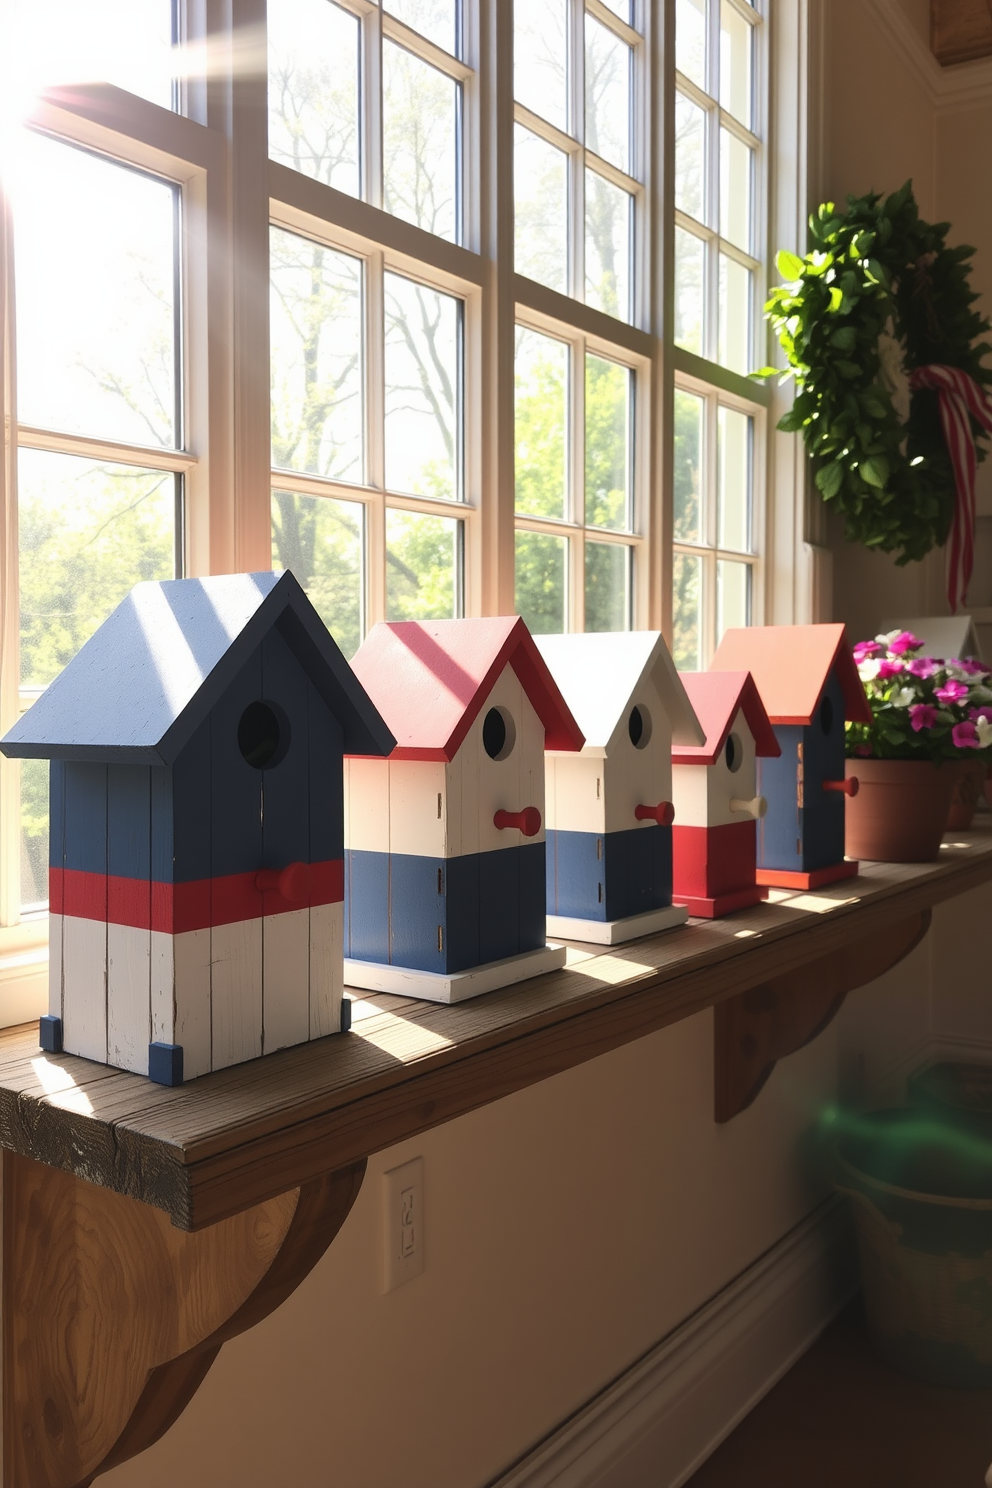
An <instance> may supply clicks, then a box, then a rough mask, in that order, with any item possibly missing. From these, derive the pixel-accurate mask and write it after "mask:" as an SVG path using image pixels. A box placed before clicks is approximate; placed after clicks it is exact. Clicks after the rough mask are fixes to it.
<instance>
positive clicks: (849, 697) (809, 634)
mask: <svg viewBox="0 0 992 1488" xmlns="http://www.w3.org/2000/svg"><path fill="white" fill-rule="evenodd" d="M710 670H711V671H749V672H750V673H751V676H752V677H753V678H754V681H755V684H756V686H757V688H758V692H759V693H760V694H761V701H762V703H763V704H764V706H765V711H766V712H767V714H768V717H769V718H770V719H771V722H772V727H773V728H774V730H775V737H776V739H777V740H778V744H779V749H780V750H781V753H780V754H779V755H778V756H777V757H773V758H768V757H766V758H761V757H759V758H758V768H757V784H758V793H759V794H760V795H762V796H764V798H765V800H766V801H767V802H768V811H767V813H766V815H765V816H764V817H763V818H762V819H761V822H760V824H759V827H758V870H757V880H758V883H759V884H765V885H775V886H778V887H780V888H789V889H815V888H819V887H821V886H822V885H824V884H829V883H835V882H836V881H837V880H839V879H843V878H852V877H853V876H854V875H855V874H856V873H857V871H858V865H857V863H852V862H848V861H846V860H845V858H844V802H845V798H846V797H847V796H848V795H853V794H854V793H855V792H856V790H857V788H858V783H857V779H856V778H852V777H849V778H848V779H846V780H845V778H844V722H845V720H848V721H850V722H851V723H870V722H871V711H870V708H869V706H868V699H867V698H866V697H865V690H864V688H863V686H862V685H861V678H860V677H859V676H858V670H857V667H856V666H855V664H854V658H853V655H852V653H851V647H850V645H849V644H848V640H847V632H846V630H845V628H844V626H843V625H755V626H750V627H748V628H746V629H737V630H728V631H727V632H726V633H725V635H724V637H723V640H722V641H721V642H720V645H719V646H718V647H717V651H716V655H715V656H714V658H713V661H712V663H711V665H710Z"/></svg>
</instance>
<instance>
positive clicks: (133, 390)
mask: <svg viewBox="0 0 992 1488" xmlns="http://www.w3.org/2000/svg"><path fill="white" fill-rule="evenodd" d="M17 163H18V166H19V169H17V171H16V172H15V174H14V177H13V181H12V196H13V202H14V245H15V254H16V261H17V276H16V293H17V355H18V367H17V403H18V419H19V420H20V422H21V423H26V424H34V425H41V426H44V427H46V428H51V429H60V430H64V431H66V432H69V433H85V434H89V435H93V436H97V437H100V438H103V439H113V440H122V441H126V442H128V443H132V444H144V445H158V446H162V447H165V448H169V447H172V448H175V446H176V444H177V443H178V439H179V433H180V431H179V429H178V428H177V424H176V376H177V360H178V358H177V349H178V348H177V345H176V308H177V306H176V270H177V260H178V242H177V237H178V234H177V225H178V224H177V216H178V214H177V211H176V191H177V188H176V187H174V186H172V185H171V184H169V183H168V182H165V181H160V180H157V179H155V178H153V177H152V176H146V175H143V174H141V173H140V172H138V171H134V170H129V169H127V168H126V167H124V166H120V165H117V164H115V163H113V162H112V161H109V160H107V159H105V158H104V157H102V156H98V155H93V154H90V153H89V152H88V151H86V150H82V149H77V148H75V147H74V146H71V145H65V144H62V143H61V142H60V141H58V140H54V139H49V138H47V137H45V136H43V135H40V134H36V133H34V132H33V131H31V130H24V131H22V140H21V149H20V152H19V157H18V162H17Z"/></svg>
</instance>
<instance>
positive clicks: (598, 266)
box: [513, 0, 648, 632]
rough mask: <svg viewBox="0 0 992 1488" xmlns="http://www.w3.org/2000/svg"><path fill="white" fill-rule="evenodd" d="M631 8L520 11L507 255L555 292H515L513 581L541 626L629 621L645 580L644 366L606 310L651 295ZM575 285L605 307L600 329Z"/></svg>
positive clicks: (635, 304)
mask: <svg viewBox="0 0 992 1488" xmlns="http://www.w3.org/2000/svg"><path fill="white" fill-rule="evenodd" d="M633 19H635V17H633V16H632V13H631V5H630V3H629V0H618V3H616V4H614V5H610V6H607V5H605V4H603V3H601V0H578V3H575V0H537V3H534V4H527V5H518V6H517V7H516V11H515V21H514V73H513V82H514V98H515V103H514V138H513V160H514V254H515V266H516V271H517V274H518V276H521V278H526V279H528V280H531V281H534V284H536V285H540V286H543V287H545V288H546V289H550V290H553V291H555V293H556V296H561V297H562V298H561V299H560V300H556V301H555V302H553V303H551V302H549V301H548V299H547V297H544V298H543V303H542V296H541V295H540V293H538V294H537V295H536V296H535V294H534V291H533V286H530V287H528V286H526V285H523V284H521V285H520V288H519V290H518V298H519V299H520V302H521V303H520V305H519V308H518V314H519V324H518V327H517V333H516V364H515V384H516V398H515V419H516V429H515V442H516V481H515V486H516V501H515V509H516V536H515V557H516V590H515V593H516V604H517V609H518V611H519V613H520V614H521V615H523V617H524V618H525V619H526V620H527V622H528V624H529V625H530V626H531V628H532V629H534V630H537V631H542V630H544V631H554V632H558V631H564V630H626V629H628V628H629V627H630V626H631V625H632V624H634V622H635V611H634V592H635V586H636V585H637V584H642V583H643V582H644V580H645V576H644V575H643V573H635V569H637V567H638V558H639V556H640V550H641V548H642V542H641V539H642V538H643V535H644V531H645V527H646V522H647V514H646V511H645V509H644V507H645V502H644V497H643V491H642V489H641V486H642V480H643V476H642V473H641V470H640V469H639V468H638V465H637V460H636V459H635V454H639V451H640V445H641V431H640V429H639V428H638V422H637V421H638V420H639V419H640V417H641V414H640V405H641V402H642V399H641V398H640V397H639V396H638V390H637V384H638V380H639V373H640V380H641V381H644V380H645V364H644V361H643V359H642V360H641V362H640V363H638V361H637V359H636V358H633V357H632V356H631V344H630V339H629V337H626V336H624V335H623V331H622V329H621V326H619V325H618V326H617V327H616V328H615V329H614V330H611V329H610V325H609V320H607V319H606V317H609V318H610V319H611V320H615V321H618V322H621V323H623V324H624V325H626V324H630V323H632V322H636V320H637V319H638V318H641V317H643V312H644V308H645V305H646V295H645V292H644V291H643V290H641V288H640V279H641V278H642V277H643V276H639V274H638V272H637V271H638V268H639V265H638V263H637V261H636V258H635V242H636V240H637V232H636V224H637V223H638V222H639V221H640V220H642V219H643V213H644V199H643V198H644V193H643V189H642V186H641V180H642V177H643V170H644V155H645V145H644V139H643V136H642V134H641V133H640V131H638V130H637V128H636V121H637V119H638V117H639V114H638V108H639V106H640V102H641V99H642V97H643V91H644V88H645V86H646V81H647V73H648V67H647V56H646V52H647V40H646V37H645V35H644V34H642V32H641V31H639V30H637V29H636V28H635V26H634V25H632V24H631V22H632V20H633ZM519 282H520V281H518V283H519ZM569 298H571V299H572V300H575V301H578V302H580V303H583V304H585V305H586V306H588V307H591V308H592V309H594V310H597V311H599V312H601V319H600V323H599V324H598V325H597V327H596V330H597V332H598V334H597V335H596V336H594V337H592V336H590V335H589V334H588V320H584V319H582V318H580V317H579V315H578V313H577V311H576V310H573V309H571V308H570V306H569V303H568V299H569ZM542 309H543V310H544V312H545V314H544V318H541V315H540V312H541V310H542ZM549 309H551V310H552V312H553V315H554V319H548V316H547V311H548V310H549ZM535 312H537V316H536V318H535ZM639 312H640V315H639ZM612 337H617V339H615V340H614V339H611V338H612Z"/></svg>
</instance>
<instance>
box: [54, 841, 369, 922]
mask: <svg viewBox="0 0 992 1488" xmlns="http://www.w3.org/2000/svg"><path fill="white" fill-rule="evenodd" d="M307 866H308V867H309V869H310V891H309V894H308V896H307V899H306V901H305V902H300V903H296V902H289V901H284V900H283V899H282V898H281V896H280V895H279V894H276V893H268V894H263V893H262V891H261V890H260V889H259V888H258V887H257V885H256V882H255V874H254V873H231V874H226V875H225V876H224V877H223V878H201V879H196V880H194V881H193V882H191V883H178V884H167V883H159V882H154V881H149V880H147V879H135V878H119V877H114V876H112V875H111V876H108V875H107V874H103V873H84V872H81V871H79V870H77V869H72V868H50V869H49V903H50V906H51V909H52V912H53V913H54V914H67V915H72V916H74V917H75V918H77V919H83V920H106V921H108V922H109V923H110V924H114V925H130V926H132V927H133V928H134V929H137V930H156V931H161V932H162V933H163V934H165V935H182V934H183V933H184V932H185V931H187V930H205V929H207V928H208V927H209V926H211V925H232V924H236V923H238V922H239V921H241V920H257V919H261V918H262V917H263V915H264V916H266V917H270V916H272V915H277V914H289V913H290V912H291V911H293V910H296V909H305V908H307V906H308V905H309V906H310V907H313V906H316V905H320V904H339V903H340V902H341V900H342V899H343V898H344V862H343V860H342V859H341V858H334V859H330V860H328V861H326V862H323V863H311V864H308V865H307Z"/></svg>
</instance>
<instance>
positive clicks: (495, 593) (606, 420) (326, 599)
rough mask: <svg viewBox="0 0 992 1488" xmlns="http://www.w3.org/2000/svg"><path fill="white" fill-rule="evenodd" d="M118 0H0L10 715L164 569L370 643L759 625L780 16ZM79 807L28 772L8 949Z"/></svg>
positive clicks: (0, 899)
mask: <svg viewBox="0 0 992 1488" xmlns="http://www.w3.org/2000/svg"><path fill="white" fill-rule="evenodd" d="M93 14H94V12H93V7H91V6H89V5H87V4H86V3H84V0H8V3H7V4H5V5H3V6H2V7H0V73H2V76H0V93H2V96H3V99H4V110H5V113H4V117H5V120H6V121H7V122H5V124H4V127H3V130H2V131H0V210H2V231H0V317H2V321H0V335H2V348H0V349H2V356H0V395H2V401H3V406H4V417H5V424H6V426H7V427H10V428H11V429H12V430H14V431H15V437H14V438H13V439H12V440H10V441H8V442H7V444H6V445H5V449H4V456H3V462H2V464H0V517H2V523H0V532H2V533H3V535H4V541H3V543H2V545H0V562H2V565H3V572H2V575H0V582H2V586H3V603H2V605H0V728H4V729H5V728H7V727H8V726H9V725H10V723H11V722H13V720H14V719H15V718H16V717H17V715H18V713H19V712H22V711H23V710H24V709H25V708H28V707H30V706H31V703H32V701H33V699H34V698H36V697H37V695H38V693H39V692H40V691H41V689H43V688H44V687H45V686H47V684H48V683H49V682H50V681H51V680H52V678H53V677H54V676H55V675H56V674H57V673H58V671H59V670H60V668H61V667H62V666H64V665H65V663H66V662H67V661H68V660H69V659H70V658H71V657H72V656H73V655H74V654H75V652H76V650H77V649H78V648H79V646H80V645H81V644H83V642H84V641H85V640H86V638H87V636H88V635H90V634H91V633H92V631H93V630H94V629H95V628H96V626H97V625H99V623H100V622H101V621H102V619H103V618H104V617H105V616H106V615H107V613H108V612H109V610H110V609H111V608H112V607H113V605H115V604H116V603H117V602H118V600H119V599H120V598H121V597H122V596H123V595H124V594H125V593H126V592H127V591H128V589H129V588H130V587H131V585H132V584H134V583H135V582H137V581H139V580H141V579H149V578H163V577H167V576H170V575H176V574H205V573H210V572H229V571H237V570H247V569H260V568H265V567H269V566H271V567H274V568H288V569H292V570H293V572H294V573H296V575H297V576H298V578H299V579H300V581H301V583H302V584H303V585H304V587H305V588H306V590H307V592H308V594H309V595H310V597H311V599H312V601H313V603H314V605H315V606H316V608H317V610H318V611H319V613H320V614H321V615H322V616H323V618H324V620H325V621H326V623H327V625H328V626H329V628H330V630H331V632H332V633H333V635H334V636H335V638H336V639H337V641H338V643H339V645H340V646H341V647H342V649H343V650H344V652H345V654H346V655H348V656H350V655H352V654H353V653H354V651H355V650H356V649H357V647H358V646H359V645H360V644H361V641H362V638H363V636H364V635H365V634H366V633H367V631H368V629H369V628H370V626H372V625H374V624H375V623H377V622H378V621H380V620H384V619H405V618H431V617H443V616H457V615H462V614H467V615H480V614H492V613H506V612H507V611H509V610H510V609H512V608H513V607H514V605H515V606H516V608H517V610H518V612H519V613H521V614H523V615H524V617H525V618H526V619H527V621H528V623H529V624H530V625H531V626H532V628H534V629H535V630H540V631H562V630H569V629H572V630H576V629H577V630H581V629H586V630H623V629H627V628H630V627H645V626H651V627H657V628H665V629H668V628H669V626H670V625H672V627H673V635H674V642H675V650H676V654H677V657H678V660H679V662H680V664H681V665H683V666H705V665H706V663H707V660H708V658H709V655H710V653H711V650H712V647H713V645H714V644H715V642H716V640H717V638H718V636H719V634H720V632H721V630H722V629H723V628H724V627H725V626H727V625H730V624H739V623H747V622H749V621H755V620H759V619H761V618H762V617H763V609H762V606H763V603H764V601H763V579H762V572H763V570H762V553H763V546H764V520H765V518H764V509H765V498H764V475H763V471H764V462H763V448H764V438H765V426H764V422H763V419H764V404H765V402H766V394H765V392H764V390H763V389H756V388H755V387H754V386H753V385H752V384H749V383H748V382H747V381H746V376H745V374H746V373H747V372H748V370H749V369H750V367H751V366H752V364H753V363H754V362H755V361H756V360H762V361H763V360H764V357H760V358H758V357H757V356H756V350H757V342H758V329H759V319H758V311H759V309H760V303H761V299H762V296H763V286H762V272H763V271H762V264H763V261H764V257H765V238H766V230H765V224H764V212H765V207H764V203H765V201H766V197H767V192H766V190H765V186H764V172H765V150H764V137H765V133H766V128H765V122H764V121H765V78H766V66H765V58H766V56H767V54H768V47H767V40H766V35H765V33H766V32H767V29H768V25H769V24H770V21H771V18H766V15H765V11H764V8H763V7H758V6H752V5H749V4H747V3H745V0H658V3H657V4H649V3H647V0H526V3H524V0H516V3H513V0H237V3H236V4H234V5H233V6H231V7H215V6H204V5H202V4H199V3H197V4H193V3H192V0H141V3H140V4H137V3H135V0H101V5H100V18H101V19H100V24H99V25H96V24H94V22H93ZM232 16H233V20H232V19H231V18H230V17H232ZM666 36H667V37H669V38H670V37H672V36H674V38H675V48H676V56H675V59H674V60H675V69H674V70H673V69H672V68H671V67H670V66H669V63H670V61H671V59H670V58H668V57H667V56H666ZM673 80H674V81H673ZM15 114H16V115H17V116H18V122H17V124H16V127H11V125H10V122H9V121H10V118H11V116H12V115H15ZM673 121H674V133H673V131H672V124H673ZM666 203H667V204H669V207H671V204H672V203H674V208H673V210H674V221H673V220H672V213H671V211H669V214H668V220H667V221H666V219H665V211H666V205H665V204H666ZM672 234H674V251H673V253H672V255H671V258H670V259H669V249H670V247H671V238H672ZM793 246H798V245H793ZM672 306H674V312H673V311H672V308H671V307H672ZM673 395H674V422H673V423H672V424H671V425H669V417H670V411H671V409H672V397H673ZM46 800H47V792H46V770H45V766H44V765H43V764H42V763H39V764H37V765H36V764H34V763H31V762H22V763H21V764H19V765H18V764H17V763H15V762H11V761H6V760H0V963H2V961H3V957H4V956H5V955H8V954H10V953H11V948H12V947H13V948H14V949H16V948H17V946H18V944H20V945H21V947H23V945H24V944H26V943H29V942H30V934H31V933H35V932H34V931H32V930H31V926H32V925H34V926H35V928H36V930H37V932H38V935H39V936H40V928H39V927H40V926H41V925H42V924H43V919H42V910H43V906H44V902H45V894H46V882H45V878H46V875H45V863H46V858H47V851H46V833H47V814H46V813H47V808H46ZM32 916H34V917H35V918H32ZM19 919H22V920H23V922H24V923H23V925H22V927H21V931H18V932H17V934H16V935H15V929H16V926H17V923H18V921H19ZM29 932H30V933H29ZM18 936H19V937H20V940H19V941H18ZM0 973H2V965H0ZM3 985H4V983H3V977H2V975H0V997H2V986H3ZM0 1013H2V1008H0Z"/></svg>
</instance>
